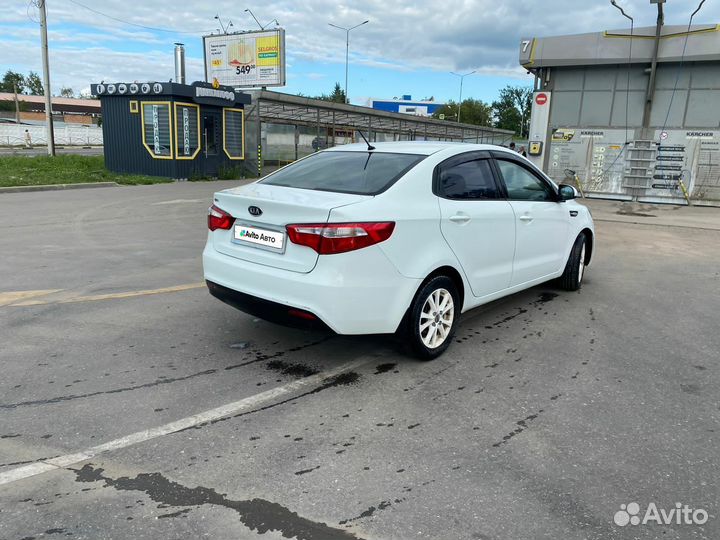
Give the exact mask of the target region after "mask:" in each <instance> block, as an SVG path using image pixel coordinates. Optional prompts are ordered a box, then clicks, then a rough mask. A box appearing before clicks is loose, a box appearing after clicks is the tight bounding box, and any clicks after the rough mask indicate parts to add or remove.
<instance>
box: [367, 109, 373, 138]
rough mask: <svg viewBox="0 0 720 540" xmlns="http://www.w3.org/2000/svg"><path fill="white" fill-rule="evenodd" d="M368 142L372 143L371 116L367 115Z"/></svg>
mask: <svg viewBox="0 0 720 540" xmlns="http://www.w3.org/2000/svg"><path fill="white" fill-rule="evenodd" d="M367 137H368V141H372V140H373V138H372V116H370V115H368V135H367Z"/></svg>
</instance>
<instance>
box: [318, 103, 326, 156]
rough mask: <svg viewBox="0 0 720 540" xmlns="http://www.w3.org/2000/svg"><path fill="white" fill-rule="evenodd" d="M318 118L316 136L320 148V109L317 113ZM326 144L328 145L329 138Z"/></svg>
mask: <svg viewBox="0 0 720 540" xmlns="http://www.w3.org/2000/svg"><path fill="white" fill-rule="evenodd" d="M315 113H316V116H317V121H316V123H315V132H316V133H315V136H316V137H317V142H318V148H319V147H320V109H317V110H316V111H315ZM325 142H326V143H327V137H326V138H325Z"/></svg>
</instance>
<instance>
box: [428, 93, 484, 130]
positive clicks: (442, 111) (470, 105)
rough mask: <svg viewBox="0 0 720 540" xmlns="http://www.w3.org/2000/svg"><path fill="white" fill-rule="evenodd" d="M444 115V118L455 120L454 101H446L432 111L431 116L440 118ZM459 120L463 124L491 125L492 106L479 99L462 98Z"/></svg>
mask: <svg viewBox="0 0 720 540" xmlns="http://www.w3.org/2000/svg"><path fill="white" fill-rule="evenodd" d="M441 115H444V118H445V120H454V121H456V122H457V117H458V104H457V103H456V102H455V101H452V100H450V101H448V102H447V103H446V104H445V105H443V106H442V107H440V108H439V109H438V110H436V111H435V112H434V113H433V118H440V117H441ZM460 121H461V122H462V123H463V124H474V125H476V126H490V125H492V107H490V105H488V104H487V103H484V102H483V101H481V100H479V99H472V98H468V99H464V100H463V102H462V107H460Z"/></svg>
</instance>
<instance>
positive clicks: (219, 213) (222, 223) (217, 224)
mask: <svg viewBox="0 0 720 540" xmlns="http://www.w3.org/2000/svg"><path fill="white" fill-rule="evenodd" d="M234 221H235V218H234V217H232V216H231V215H230V214H228V213H227V212H226V211H225V210H221V209H220V208H218V207H217V206H215V205H214V204H213V205H212V206H211V207H210V208H208V229H210V230H211V231H214V230H215V229H224V230H228V229H229V228H230V227H232V224H233V222H234Z"/></svg>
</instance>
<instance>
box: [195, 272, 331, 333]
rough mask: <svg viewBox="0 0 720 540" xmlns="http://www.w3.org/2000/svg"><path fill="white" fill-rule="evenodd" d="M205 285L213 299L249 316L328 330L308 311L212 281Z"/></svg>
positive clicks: (298, 326)
mask: <svg viewBox="0 0 720 540" xmlns="http://www.w3.org/2000/svg"><path fill="white" fill-rule="evenodd" d="M206 283H207V287H208V290H209V291H210V294H212V295H213V296H214V297H215V298H217V299H218V300H221V301H222V302H225V303H226V304H227V305H229V306H232V307H234V308H236V309H239V310H240V311H243V312H245V313H248V314H250V315H254V316H256V317H260V318H261V319H264V320H266V321H270V322H274V323H277V324H282V325H284V326H292V327H295V328H304V329H307V330H311V329H312V330H329V328H328V326H327V325H326V324H325V323H324V322H322V321H321V320H320V319H318V318H317V316H316V315H315V314H314V313H310V312H309V311H305V310H299V309H296V308H292V307H289V306H287V305H285V304H279V303H277V302H272V301H270V300H263V299H262V298H258V297H257V296H252V295H249V294H245V293H241V292H239V291H235V290H233V289H229V288H227V287H223V286H222V285H218V284H217V283H213V282H212V281H206Z"/></svg>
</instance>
